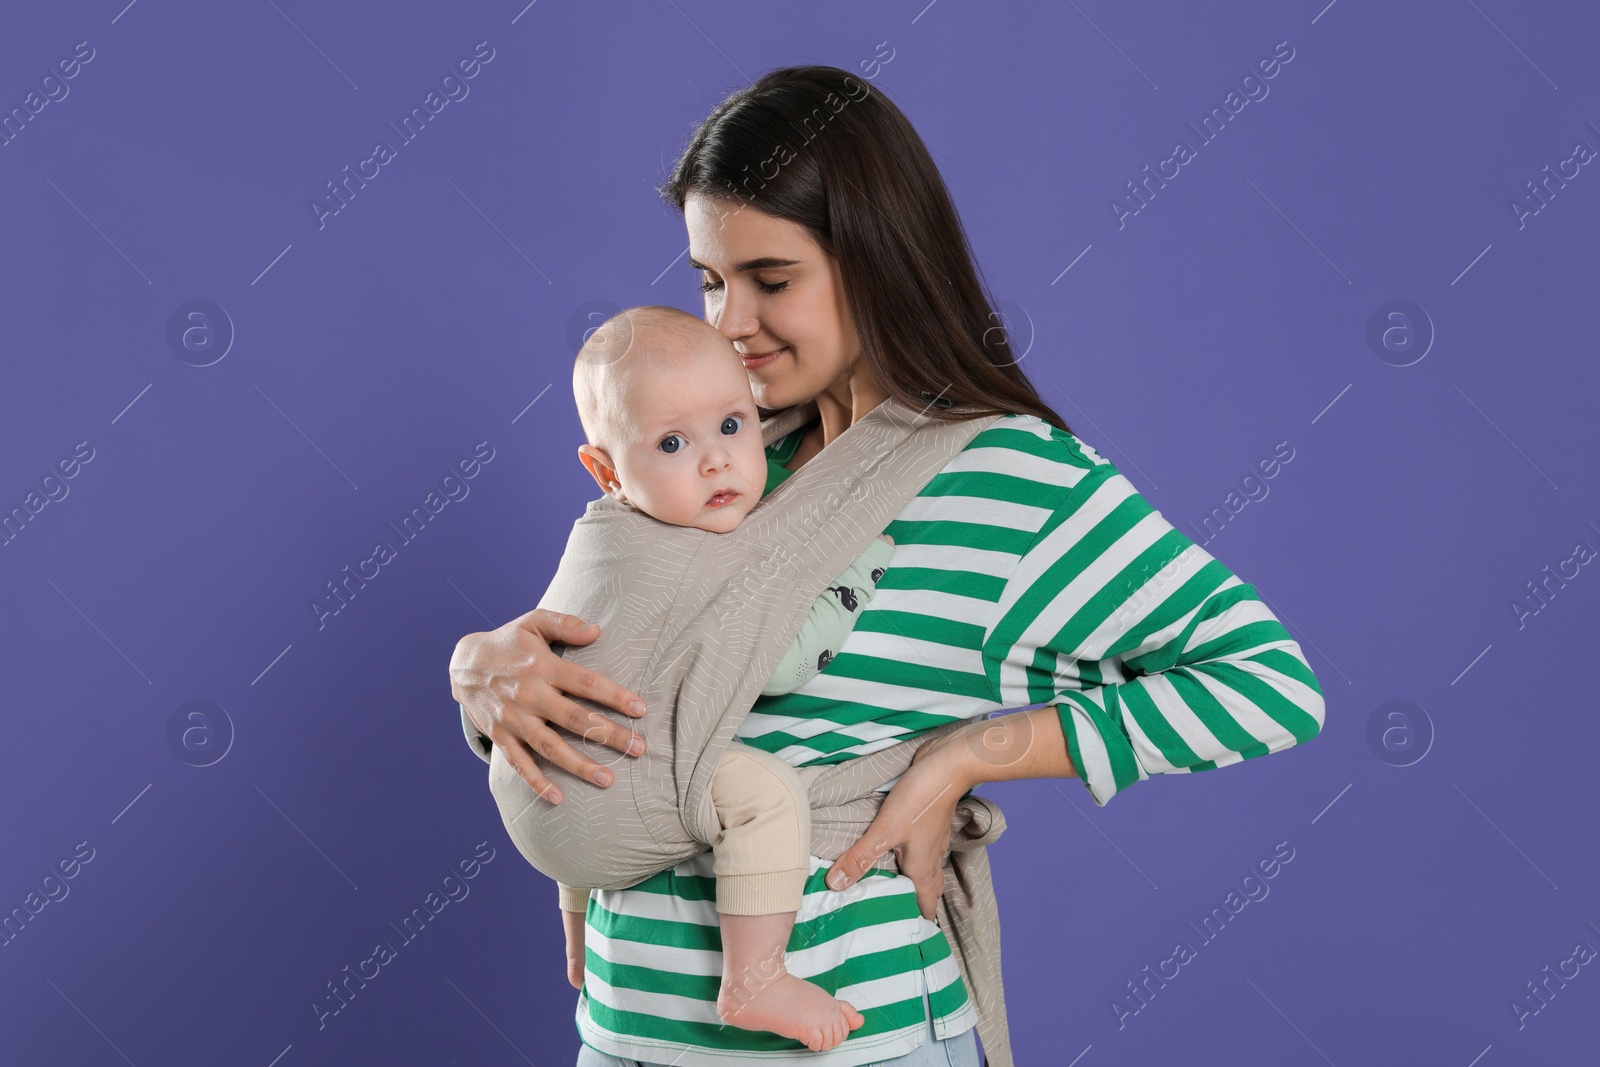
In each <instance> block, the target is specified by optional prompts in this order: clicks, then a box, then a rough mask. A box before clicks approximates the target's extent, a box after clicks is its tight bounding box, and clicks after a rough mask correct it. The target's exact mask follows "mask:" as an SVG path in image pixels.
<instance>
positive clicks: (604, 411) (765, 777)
mask: <svg viewBox="0 0 1600 1067" xmlns="http://www.w3.org/2000/svg"><path fill="white" fill-rule="evenodd" d="M572 385H573V394H574V397H575V399H576V400H577V405H578V414H579V418H580V419H581V421H582V423H583V429H584V433H585V435H586V436H587V437H588V442H587V443H586V444H584V445H581V446H580V447H579V448H578V458H579V459H580V460H581V461H582V463H583V465H584V467H585V468H586V469H587V470H588V471H589V473H590V474H592V475H593V476H594V479H595V481H596V482H597V483H598V484H599V486H600V488H601V489H602V490H604V491H605V492H606V493H608V494H609V495H611V496H612V497H614V498H615V499H617V500H618V501H620V502H623V503H625V504H628V505H630V506H632V507H635V508H637V509H638V510H640V511H642V512H644V513H645V514H647V515H649V516H651V517H652V518H654V519H657V520H659V521H661V522H665V523H671V524H672V525H674V526H688V527H694V528H696V529H701V530H707V531H709V532H712V533H728V532H730V531H732V530H735V529H737V528H738V526H739V524H740V523H741V522H743V521H744V518H745V516H746V515H747V514H748V513H749V512H750V510H751V509H752V508H754V507H755V506H756V504H757V503H759V502H760V500H761V498H762V495H763V493H764V490H765V486H766V482H767V457H766V452H765V450H764V446H763V442H762V438H761V425H760V420H759V417H758V413H757V410H756V404H755V400H754V398H753V397H752V395H751V392H750V382H749V379H748V377H747V376H746V375H745V372H744V368H743V366H742V365H741V363H740V361H739V357H738V354H737V353H736V352H735V351H734V349H733V346H732V345H731V344H730V343H729V342H728V340H727V339H726V338H725V337H723V336H722V334H721V333H719V332H718V331H717V330H716V329H715V328H713V327H712V326H710V325H709V324H707V323H706V322H704V321H702V320H700V319H697V318H695V317H694V316H692V315H689V314H687V313H685V312H682V311H679V310H677V309H675V308H668V307H654V306H651V307H636V308H629V309H627V310H625V311H622V312H619V313H618V314H617V315H615V316H613V317H612V318H611V319H609V320H607V321H606V323H605V324H604V325H602V326H601V327H599V329H597V330H596V331H595V332H594V334H593V335H591V337H590V338H589V339H588V340H587V341H586V342H585V343H584V345H583V347H582V349H580V350H579V352H578V358H577V361H576V363H575V365H574V368H573V375H572ZM892 546H893V542H892V541H891V540H890V539H889V538H888V537H886V536H883V535H880V536H879V539H878V540H876V541H873V542H872V544H871V545H870V546H869V547H868V549H867V550H866V551H865V552H864V553H862V555H861V556H860V557H858V558H857V559H856V560H855V562H854V563H852V564H851V565H850V567H849V568H848V569H846V571H845V572H844V574H842V575H840V576H839V578H838V579H837V580H836V582H835V583H834V585H833V586H832V587H831V588H830V589H828V590H827V591H826V592H824V593H823V594H822V595H821V596H820V597H818V598H817V601H816V603H815V604H814V605H813V607H812V609H811V611H810V612H809V614H808V615H807V617H806V619H805V621H804V623H803V625H802V627H801V629H800V632H799V636H798V637H797V638H796V639H795V641H794V643H793V644H792V645H791V646H790V648H789V649H788V651H787V652H785V654H784V657H783V659H782V660H781V661H780V664H779V667H778V668H777V670H775V671H774V672H773V674H772V677H771V679H770V680H769V681H768V682H767V684H766V686H765V687H764V688H763V689H762V692H763V693H766V694H774V693H785V692H790V691H792V690H794V689H798V688H799V687H800V686H801V685H803V684H804V683H805V682H806V681H807V680H808V679H810V678H811V677H812V676H814V675H815V674H816V673H817V672H818V671H819V670H821V669H822V668H823V667H824V666H826V665H827V663H828V661H829V660H830V659H832V658H833V656H834V654H835V652H836V651H837V650H838V648H839V645H840V644H841V643H842V642H843V640H844V638H845V636H846V635H847V634H848V633H849V632H850V629H851V627H852V625H853V624H854V622H855V613H856V612H857V611H858V610H859V609H860V608H861V607H862V606H863V605H864V604H865V603H866V602H867V601H869V600H870V599H871V598H872V595H873V592H874V590H875V588H876V584H877V580H878V578H879V577H880V576H881V575H882V574H883V569H884V568H886V567H887V565H888V562H889V557H890V555H891V554H892V552H893V548H892ZM710 793H711V801H712V805H713V807H714V808H715V810H716V814H717V821H718V824H719V825H720V826H721V828H722V833H721V834H720V835H719V836H718V838H717V840H716V841H714V842H713V844H712V853H713V871H714V873H715V874H716V879H717V900H716V907H717V913H718V924H719V926H720V928H721V933H722V953H723V971H722V983H721V988H720V991H719V995H718V997H717V1013H718V1015H719V1016H720V1017H721V1018H722V1020H723V1021H724V1022H726V1023H729V1024H731V1025H733V1026H738V1027H740V1028H742V1029H747V1030H764V1031H769V1032H772V1033H776V1034H780V1035H782V1036H784V1037H789V1038H793V1039H795V1040H798V1041H801V1042H803V1043H804V1044H806V1045H807V1046H808V1047H809V1048H811V1049H812V1050H813V1051H822V1050H824V1049H829V1048H833V1047H834V1046H836V1045H838V1044H839V1043H840V1042H842V1041H844V1039H845V1038H846V1037H848V1036H849V1032H850V1031H851V1030H854V1029H856V1028H857V1027H859V1026H861V1025H862V1023H863V1022H864V1021H865V1020H864V1019H863V1017H862V1015H861V1014H860V1013H859V1012H857V1011H856V1010H855V1008H854V1007H853V1006H852V1005H850V1004H847V1003H845V1002H844V1001H842V1000H838V999H836V998H834V997H832V996H830V995H828V993H827V992H826V991H824V990H823V989H822V988H821V987H820V986H817V985H813V984H812V983H810V982H807V981H805V980H803V979H800V978H797V977H795V976H794V975H791V974H789V973H788V971H787V969H786V968H785V967H784V965H783V954H784V948H785V946H786V945H787V944H788V941H789V935H790V931H791V930H792V929H793V927H794V921H795V911H796V910H797V909H798V908H799V906H800V901H801V898H802V895H803V890H804V886H805V881H806V877H807V875H808V874H809V873H810V855H811V820H810V807H809V805H808V803H807V800H806V792H805V788H804V786H803V784H802V783H801V781H800V778H799V776H798V775H797V774H796V772H795V770H794V768H793V767H791V766H790V765H789V764H788V763H786V762H784V761H783V760H782V759H779V758H778V757H777V756H775V755H772V754H771V753H768V752H764V751H762V750H761V749H758V748H754V747H752V746H750V745H747V744H744V743H742V742H740V741H738V740H737V739H735V740H734V741H733V742H732V743H731V744H729V746H728V748H727V750H726V752H725V753H724V754H723V756H722V759H721V761H720V762H719V764H718V766H717V770H716V773H715V775H714V776H713V778H712V781H711V789H710ZM559 888H560V896H561V908H562V911H563V912H564V913H565V914H564V916H563V921H564V925H565V929H566V937H567V959H568V961H569V963H571V962H572V961H576V967H575V972H576V973H575V974H573V975H571V977H573V980H574V984H577V983H578V982H580V981H581V975H582V965H583V960H584V951H583V929H584V922H583V912H584V909H585V907H586V905H587V903H588V891H587V890H581V889H574V888H572V887H570V886H565V885H562V886H560V887H559Z"/></svg>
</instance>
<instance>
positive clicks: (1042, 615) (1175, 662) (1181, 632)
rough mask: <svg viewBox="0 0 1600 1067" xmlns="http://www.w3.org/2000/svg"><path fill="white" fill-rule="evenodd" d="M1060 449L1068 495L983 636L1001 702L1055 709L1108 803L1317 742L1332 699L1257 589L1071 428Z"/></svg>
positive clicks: (1099, 799) (1095, 789)
mask: <svg viewBox="0 0 1600 1067" xmlns="http://www.w3.org/2000/svg"><path fill="white" fill-rule="evenodd" d="M1052 442H1053V447H1052V448H1051V449H1050V451H1051V453H1052V456H1051V458H1052V459H1055V458H1059V460H1060V463H1061V466H1060V468H1059V473H1060V474H1061V476H1062V480H1064V481H1066V482H1067V483H1068V484H1067V487H1066V490H1065V492H1064V493H1063V495H1062V496H1061V497H1060V499H1059V501H1058V502H1057V503H1056V505H1055V507H1054V508H1053V510H1052V511H1051V514H1050V517H1049V518H1048V519H1047V520H1046V521H1045V523H1044V525H1043V527H1042V528H1041V529H1040V531H1039V533H1038V534H1037V536H1036V537H1035V538H1034V540H1033V542H1032V544H1031V545H1030V546H1029V547H1028V549H1027V551H1026V552H1025V553H1024V555H1023V556H1022V558H1021V559H1020V560H1019V561H1018V564H1017V566H1016V568H1015V570H1014V572H1013V573H1012V575H1011V577H1010V578H1009V579H1008V580H1007V583H1006V586H1005V589H1004V592H1003V593H1002V596H1001V602H1000V608H1001V610H1000V612H999V613H998V616H997V621H996V622H995V624H994V626H993V627H992V628H991V629H990V630H989V631H988V633H986V635H985V638H984V660H985V668H986V670H988V671H989V673H990V676H991V678H992V679H993V680H994V681H995V682H996V684H997V686H998V689H999V694H1000V697H999V699H1000V700H1001V702H1002V703H1003V704H1004V705H1006V706H1010V707H1017V706H1025V705H1029V704H1039V703H1054V704H1055V705H1056V710H1057V713H1058V714H1059V715H1060V717H1061V731H1062V734H1063V735H1064V736H1065V738H1066V742H1067V751H1068V754H1069V755H1070V756H1071V757H1072V762H1073V765H1074V766H1075V767H1076V768H1077V770H1078V774H1079V776H1080V777H1081V778H1082V779H1083V782H1084V784H1085V786H1087V787H1088V790H1089V793H1090V796H1092V797H1093V799H1094V802H1095V804H1097V805H1100V806H1104V805H1105V804H1106V803H1107V802H1108V801H1110V799H1111V798H1112V797H1113V796H1115V795H1116V794H1117V793H1118V792H1120V791H1121V790H1122V789H1124V788H1126V787H1127V786H1129V785H1131V784H1133V783H1134V782H1140V781H1143V780H1144V779H1146V778H1148V777H1149V776H1150V775H1152V774H1173V773H1183V772H1193V771H1203V770H1211V769H1213V768H1215V767H1222V766H1226V765H1228V764H1230V763H1237V762H1239V761H1240V760H1245V759H1249V758H1251V757H1254V756H1263V755H1266V754H1267V753H1269V752H1278V751H1280V750H1282V749H1285V748H1289V747H1290V746H1291V745H1295V744H1298V743H1300V742H1303V741H1309V740H1310V739H1311V738H1313V737H1315V736H1316V735H1317V733H1318V732H1319V731H1320V730H1321V728H1322V722H1323V697H1322V688H1321V686H1320V685H1319V684H1318V683H1317V679H1316V676H1315V675H1314V674H1313V673H1312V672H1311V668H1310V666H1309V665H1308V664H1307V662H1306V659H1305V656H1304V655H1303V654H1302V653H1301V651H1300V646H1299V645H1298V644H1297V643H1296V642H1295V641H1294V640H1293V639H1292V638H1291V637H1290V636H1289V633H1288V631H1287V630H1285V629H1284V627H1283V624H1282V623H1280V622H1279V621H1278V619H1277V618H1276V617H1275V616H1274V615H1273V614H1272V612H1271V611H1269V610H1268V609H1267V607H1266V605H1265V604H1264V603H1263V602H1262V601H1261V599H1260V597H1258V596H1257V595H1256V591H1255V588H1254V587H1253V586H1251V585H1248V584H1246V583H1244V582H1242V581H1240V580H1239V579H1238V578H1237V577H1236V576H1234V574H1233V573H1232V572H1231V571H1229V569H1228V568H1227V567H1225V566H1224V565H1223V564H1222V563H1221V562H1219V561H1218V560H1217V559H1215V558H1214V557H1213V556H1211V554H1210V553H1208V552H1206V550H1205V549H1203V548H1201V547H1200V546H1199V545H1197V544H1195V543H1194V542H1193V541H1191V540H1190V539H1189V538H1188V537H1186V536H1185V535H1184V534H1182V533H1180V532H1179V531H1178V530H1176V529H1174V528H1173V526H1172V525H1171V524H1170V523H1168V522H1167V521H1166V520H1165V519H1163V518H1162V517H1161V513H1160V512H1158V511H1156V510H1154V509H1153V508H1151V507H1150V505H1149V504H1148V503H1147V502H1146V501H1145V500H1144V498H1143V497H1141V496H1140V495H1139V493H1138V491H1137V490H1135V489H1134V488H1133V485H1132V484H1131V483H1130V482H1129V481H1128V480H1127V479H1126V478H1124V477H1123V476H1122V475H1121V474H1120V473H1118V472H1117V470H1116V468H1115V466H1113V465H1112V463H1111V462H1110V461H1109V460H1107V459H1105V458H1103V457H1101V456H1100V455H1098V454H1097V453H1096V452H1095V451H1094V449H1092V448H1090V447H1089V446H1088V445H1086V444H1084V443H1083V442H1082V441H1079V440H1078V439H1077V438H1076V437H1075V436H1073V435H1071V434H1067V433H1065V432H1064V431H1061V430H1053V431H1052Z"/></svg>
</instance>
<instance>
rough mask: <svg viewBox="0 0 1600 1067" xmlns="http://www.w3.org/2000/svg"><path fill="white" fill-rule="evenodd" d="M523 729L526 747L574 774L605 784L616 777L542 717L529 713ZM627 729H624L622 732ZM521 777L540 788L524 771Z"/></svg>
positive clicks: (535, 787)
mask: <svg viewBox="0 0 1600 1067" xmlns="http://www.w3.org/2000/svg"><path fill="white" fill-rule="evenodd" d="M565 703H567V704H572V702H571V701H570V700H567V701H565ZM572 707H573V708H574V709H577V710H578V713H579V714H582V715H588V714H589V712H585V711H582V709H578V708H577V705H576V704H572ZM523 730H524V733H523V741H524V742H525V743H526V744H527V746H528V747H529V748H531V749H533V751H534V752H536V753H538V754H539V755H540V756H543V757H544V758H545V760H547V761H548V762H550V763H553V764H555V765H556V766H557V767H560V768H561V769H562V770H564V771H566V772H567V773H568V774H570V775H572V776H573V777H575V778H582V779H585V780H586V781H590V782H593V783H595V784H596V785H599V786H608V785H610V784H611V783H612V782H613V781H614V780H615V779H616V775H615V774H614V773H613V772H612V771H611V770H610V769H609V768H607V767H605V766H604V765H602V764H600V763H596V762H595V761H594V760H592V759H590V758H589V757H588V756H585V755H584V754H583V753H581V752H579V751H578V750H577V749H575V748H573V747H572V746H571V745H570V744H568V743H567V740H566V738H564V737H562V736H561V735H560V734H558V733H556V731H554V730H552V729H551V728H550V726H549V724H548V723H546V722H545V721H544V720H543V719H541V718H538V717H536V716H534V715H531V714H530V715H529V716H528V718H527V720H526V722H525V723H524V725H523ZM626 732H627V731H623V733H624V734H626ZM530 762H531V761H530ZM523 778H524V779H526V780H527V782H528V785H530V786H532V787H533V790H534V792H536V793H537V792H539V786H538V785H537V784H536V783H535V782H534V781H533V780H532V779H531V778H528V776H527V775H523ZM551 787H552V788H556V787H555V786H554V783H552V784H551ZM560 795H561V790H560V789H559V788H556V796H557V797H559V796H560ZM547 799H549V798H547ZM552 803H560V801H559V800H555V801H552Z"/></svg>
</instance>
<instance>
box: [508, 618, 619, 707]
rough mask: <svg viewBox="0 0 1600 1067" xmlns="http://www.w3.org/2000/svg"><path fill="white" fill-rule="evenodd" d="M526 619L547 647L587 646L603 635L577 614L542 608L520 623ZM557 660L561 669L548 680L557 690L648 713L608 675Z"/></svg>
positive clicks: (608, 704) (607, 705)
mask: <svg viewBox="0 0 1600 1067" xmlns="http://www.w3.org/2000/svg"><path fill="white" fill-rule="evenodd" d="M523 620H527V625H526V626H524V629H529V630H531V631H532V632H534V633H537V634H539V635H540V637H542V638H543V639H544V641H545V643H546V644H547V645H548V644H549V643H550V642H552V641H560V642H563V643H564V644H569V645H586V644H588V643H589V642H590V641H593V640H594V639H595V638H596V637H598V636H599V635H600V628H599V627H598V626H596V625H595V624H593V623H586V622H583V620H581V619H579V618H578V617H577V616H576V615H560V614H557V613H556V612H553V611H544V610H542V609H541V610H540V611H534V612H531V613H529V614H528V615H524V616H523V617H522V619H519V620H518V622H519V623H522V622H523ZM552 655H553V653H552ZM557 660H558V662H559V664H560V666H559V667H556V668H554V670H555V673H554V674H553V675H552V676H551V677H550V678H549V679H548V680H549V681H550V683H551V684H552V685H554V686H555V687H556V688H557V689H560V690H561V691H562V692H564V693H567V694H569V695H571V696H580V697H583V698H584V699H586V700H592V701H594V702H595V703H596V704H604V705H605V706H606V707H608V708H615V709H617V710H618V711H620V712H622V713H623V714H626V715H633V716H639V715H643V714H644V713H645V706H644V701H642V700H640V699H639V697H638V695H637V694H636V693H634V692H633V691H632V690H629V689H624V688H623V687H622V686H620V685H618V684H617V683H616V682H613V681H612V680H611V679H609V678H607V677H606V676H605V675H603V674H598V673H596V672H594V671H592V670H590V669H589V668H587V667H581V666H579V665H578V664H576V663H568V662H567V661H566V660H564V659H560V658H559V657H557Z"/></svg>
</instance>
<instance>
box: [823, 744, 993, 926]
mask: <svg viewBox="0 0 1600 1067" xmlns="http://www.w3.org/2000/svg"><path fill="white" fill-rule="evenodd" d="M960 736H962V735H961V733H960V731H951V732H950V733H946V734H943V735H941V736H939V737H936V738H934V739H933V740H931V741H928V742H927V743H925V744H923V745H922V747H920V748H918V749H917V751H916V752H915V753H914V754H913V755H912V757H911V765H910V766H909V767H907V768H906V769H905V772H904V773H903V774H901V775H900V780H899V781H897V782H895V784H894V787H893V788H892V789H890V790H889V795H888V796H887V797H885V798H884V800H883V806H882V807H880V808H879V809H878V814H877V817H876V818H874V819H873V820H872V825H871V826H869V827H867V832H866V834H864V835H863V836H862V838H861V840H859V841H857V842H856V843H855V844H853V845H851V846H850V847H849V848H848V849H846V850H845V852H844V854H843V855H841V856H840V857H839V858H838V859H837V860H835V861H834V863H833V866H832V867H830V868H829V870H828V887H829V888H830V889H834V890H840V889H844V888H846V887H847V886H850V885H853V884H855V882H856V881H857V880H858V879H860V878H861V877H862V876H863V875H865V874H866V873H867V871H868V870H870V869H871V867H872V864H873V862H874V861H875V860H877V858H878V857H880V856H882V855H883V854H884V853H885V852H888V851H890V850H891V849H892V850H893V851H894V854H895V861H896V863H898V865H899V867H900V873H901V874H903V875H905V876H906V877H908V878H910V879H911V882H912V884H913V885H915V886H916V889H917V909H918V910H919V911H921V912H922V917H923V918H924V919H929V920H931V919H932V918H933V916H934V904H935V903H936V902H937V901H938V899H939V897H940V896H941V895H942V894H943V893H944V858H945V854H946V853H948V852H949V851H950V823H951V821H952V819H954V817H955V811H956V802H957V801H959V800H960V799H961V797H962V795H963V794H964V793H966V791H967V790H968V789H969V788H971V783H969V782H967V781H966V779H965V777H964V775H965V774H966V773H967V770H968V768H967V767H966V765H965V763H964V762H963V761H961V760H959V759H956V758H954V756H956V755H958V754H959V753H960V751H961V748H960V746H959V745H958V746H957V747H956V748H952V747H951V745H952V744H954V743H955V739H956V738H957V737H960ZM941 753H943V754H942V755H941Z"/></svg>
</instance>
